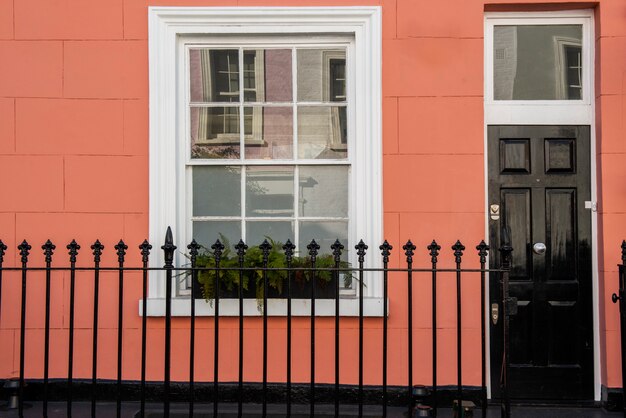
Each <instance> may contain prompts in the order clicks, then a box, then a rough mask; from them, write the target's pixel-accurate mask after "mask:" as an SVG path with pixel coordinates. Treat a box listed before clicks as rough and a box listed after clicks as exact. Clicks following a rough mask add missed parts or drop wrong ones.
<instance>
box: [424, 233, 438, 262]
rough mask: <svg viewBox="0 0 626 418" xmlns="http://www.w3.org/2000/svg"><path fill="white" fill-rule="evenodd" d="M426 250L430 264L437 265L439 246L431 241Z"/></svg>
mask: <svg viewBox="0 0 626 418" xmlns="http://www.w3.org/2000/svg"><path fill="white" fill-rule="evenodd" d="M426 249H427V250H428V251H429V255H430V262H431V263H433V264H437V256H438V255H439V250H441V245H439V244H437V241H435V240H434V239H433V242H431V243H430V245H429V246H428V247H426Z"/></svg>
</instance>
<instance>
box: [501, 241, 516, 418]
mask: <svg viewBox="0 0 626 418" xmlns="http://www.w3.org/2000/svg"><path fill="white" fill-rule="evenodd" d="M512 252H513V247H511V245H510V237H509V233H508V230H507V229H504V230H503V234H502V245H501V246H500V254H501V261H500V263H501V265H500V268H501V269H502V273H501V274H502V276H501V277H502V310H503V311H504V318H503V320H502V327H503V333H502V335H503V338H502V339H503V352H504V356H503V364H502V382H501V388H502V407H501V417H502V418H510V416H511V399H510V397H509V390H508V378H509V305H510V303H511V300H510V297H509V272H510V269H511V253H512Z"/></svg>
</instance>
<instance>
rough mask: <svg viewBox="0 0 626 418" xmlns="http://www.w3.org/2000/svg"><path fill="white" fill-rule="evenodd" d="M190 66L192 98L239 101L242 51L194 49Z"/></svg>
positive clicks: (197, 99)
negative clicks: (240, 54)
mask: <svg viewBox="0 0 626 418" xmlns="http://www.w3.org/2000/svg"><path fill="white" fill-rule="evenodd" d="M189 67H190V73H191V74H190V89H191V101H192V102H238V101H239V51H237V50H236V49H221V50H220V49H192V50H190V51H189Z"/></svg>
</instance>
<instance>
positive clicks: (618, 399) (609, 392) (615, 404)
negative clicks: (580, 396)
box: [602, 385, 624, 411]
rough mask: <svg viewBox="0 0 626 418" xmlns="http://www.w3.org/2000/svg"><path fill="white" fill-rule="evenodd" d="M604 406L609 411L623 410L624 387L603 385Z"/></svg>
mask: <svg viewBox="0 0 626 418" xmlns="http://www.w3.org/2000/svg"><path fill="white" fill-rule="evenodd" d="M602 407H603V408H604V409H606V410H607V411H622V410H623V409H624V393H623V392H622V388H607V387H606V386H604V385H602Z"/></svg>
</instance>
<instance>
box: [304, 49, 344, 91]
mask: <svg viewBox="0 0 626 418" xmlns="http://www.w3.org/2000/svg"><path fill="white" fill-rule="evenodd" d="M297 59H298V101H300V102H322V101H323V102H330V101H345V100H346V51H345V50H341V49H338V50H329V49H299V50H298V51H297Z"/></svg>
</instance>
